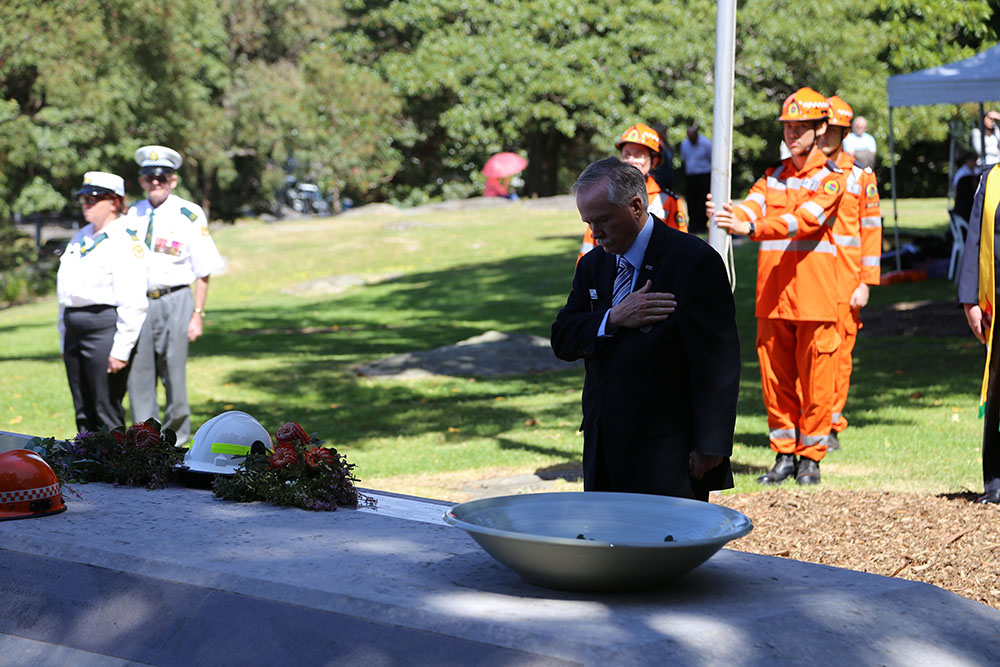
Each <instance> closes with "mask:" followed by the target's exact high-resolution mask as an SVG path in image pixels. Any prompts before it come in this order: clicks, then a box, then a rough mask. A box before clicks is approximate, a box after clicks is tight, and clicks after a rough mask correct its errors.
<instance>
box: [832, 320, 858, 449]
mask: <svg viewBox="0 0 1000 667" xmlns="http://www.w3.org/2000/svg"><path fill="white" fill-rule="evenodd" d="M859 329H861V313H860V312H859V311H857V310H852V309H851V306H850V305H849V304H846V303H838V304H837V335H838V336H840V347H838V348H837V378H836V380H835V381H834V385H833V432H834V433H843V432H844V429H846V428H847V418H846V417H844V406H845V405H847V392H848V391H849V390H850V388H851V373H852V372H853V371H854V344H855V343H856V342H857V341H858V330H859Z"/></svg>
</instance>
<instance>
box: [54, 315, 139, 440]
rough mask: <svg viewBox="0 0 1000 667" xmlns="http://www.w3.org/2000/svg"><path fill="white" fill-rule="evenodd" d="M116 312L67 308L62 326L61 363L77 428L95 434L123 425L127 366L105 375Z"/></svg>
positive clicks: (116, 319) (113, 335)
mask: <svg viewBox="0 0 1000 667" xmlns="http://www.w3.org/2000/svg"><path fill="white" fill-rule="evenodd" d="M117 322H118V313H117V311H116V310H115V307H114V306H104V305H101V306H84V307H82V308H66V310H65V311H63V323H64V324H65V325H66V338H65V346H64V350H63V363H64V364H65V366H66V378H67V379H68V380H69V390H70V393H71V394H72V395H73V408H74V410H75V411H76V427H77V429H79V430H80V431H96V430H97V429H98V428H99V427H100V426H102V425H104V426H107V427H108V428H109V429H113V428H115V427H117V426H124V425H125V409H124V408H123V407H122V400H123V399H124V398H125V387H126V386H127V383H128V375H129V368H130V367H129V366H126V367H125V368H123V369H122V370H120V371H118V372H117V373H108V357H109V356H110V355H111V345H112V343H114V338H115V331H116V329H117Z"/></svg>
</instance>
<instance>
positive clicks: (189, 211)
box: [181, 206, 198, 222]
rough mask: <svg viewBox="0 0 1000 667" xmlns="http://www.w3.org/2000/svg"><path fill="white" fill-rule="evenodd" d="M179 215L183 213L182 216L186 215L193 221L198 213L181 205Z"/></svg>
mask: <svg viewBox="0 0 1000 667" xmlns="http://www.w3.org/2000/svg"><path fill="white" fill-rule="evenodd" d="M181 215H183V216H184V217H186V218H187V219H188V220H190V221H191V222H194V221H195V220H197V219H198V214H197V213H192V212H191V209H189V208H187V207H186V206H182V207H181Z"/></svg>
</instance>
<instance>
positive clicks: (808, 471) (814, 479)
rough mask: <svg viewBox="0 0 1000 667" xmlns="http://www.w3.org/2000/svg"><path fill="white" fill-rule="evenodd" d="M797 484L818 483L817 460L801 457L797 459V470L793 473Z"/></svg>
mask: <svg viewBox="0 0 1000 667" xmlns="http://www.w3.org/2000/svg"><path fill="white" fill-rule="evenodd" d="M795 481H796V482H798V483H799V484H819V461H813V460H812V459H807V458H806V457H804V456H803V457H802V460H800V461H799V471H798V472H797V473H796V475H795Z"/></svg>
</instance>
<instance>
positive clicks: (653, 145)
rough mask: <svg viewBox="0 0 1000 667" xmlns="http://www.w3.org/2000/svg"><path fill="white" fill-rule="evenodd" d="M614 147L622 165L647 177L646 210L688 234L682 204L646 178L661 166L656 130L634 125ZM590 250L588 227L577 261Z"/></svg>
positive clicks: (685, 214) (670, 193) (659, 144)
mask: <svg viewBox="0 0 1000 667" xmlns="http://www.w3.org/2000/svg"><path fill="white" fill-rule="evenodd" d="M615 147H616V148H617V149H618V150H620V151H621V161H622V162H625V163H628V164H630V165H632V166H633V167H635V168H636V169H638V170H639V171H641V172H642V175H643V176H645V177H646V194H647V195H648V196H649V206H648V208H647V209H646V210H648V211H649V212H650V213H652V214H653V215H654V216H656V217H657V218H659V219H660V220H661V221H663V222H665V223H667V226H668V227H673V228H674V229H677V230H679V231H682V232H687V230H688V224H687V210H686V209H685V207H684V202H682V201H681V200H680V198H678V196H677V195H675V194H674V193H673V192H671V191H670V190H664V189H662V188H661V187H660V184H659V183H657V182H656V180H655V179H654V178H653V177H652V176H650V175H649V172H651V171H652V170H653V169H655V168H656V166H657V165H659V164H660V160H662V159H663V157H662V156H663V146H662V145H661V143H660V135H659V134H657V133H656V130H654V129H653V128H651V127H650V126H649V125H646V124H645V123H636V124H635V125H633V126H632V127H630V128H628V129H627V130H625V132H624V133H623V134H622V136H621V139H619V140H618V143H616V144H615ZM593 249H594V235H593V233H592V232H591V231H590V227H587V231H585V232H584V234H583V244H582V245H581V246H580V254H579V255H577V258H576V261H580V258H581V257H583V256H584V255H586V254H587V253H588V252H590V251H591V250H593Z"/></svg>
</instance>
